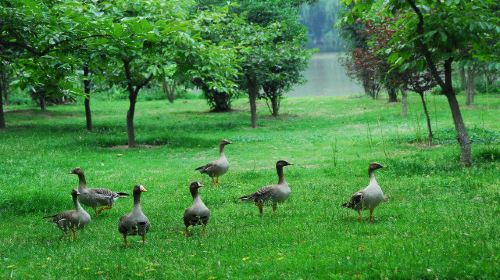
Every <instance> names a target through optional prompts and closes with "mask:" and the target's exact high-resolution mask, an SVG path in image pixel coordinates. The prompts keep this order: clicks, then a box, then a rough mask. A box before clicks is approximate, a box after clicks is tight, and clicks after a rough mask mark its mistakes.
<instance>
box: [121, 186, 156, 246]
mask: <svg viewBox="0 0 500 280" xmlns="http://www.w3.org/2000/svg"><path fill="white" fill-rule="evenodd" d="M133 192H134V209H133V210H132V212H130V213H128V214H126V215H123V216H122V217H121V218H120V222H119V223H118V231H119V232H120V233H121V234H122V235H123V241H124V242H125V246H128V241H127V236H129V235H140V236H141V238H142V243H144V242H145V241H146V233H147V232H148V230H149V227H150V226H151V224H150V223H149V220H148V217H146V215H144V213H143V212H142V209H141V193H142V192H147V190H146V188H144V186H142V185H136V186H135V187H134V191H133Z"/></svg>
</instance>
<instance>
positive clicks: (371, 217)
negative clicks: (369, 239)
mask: <svg viewBox="0 0 500 280" xmlns="http://www.w3.org/2000/svg"><path fill="white" fill-rule="evenodd" d="M370 223H371V224H373V209H370Z"/></svg>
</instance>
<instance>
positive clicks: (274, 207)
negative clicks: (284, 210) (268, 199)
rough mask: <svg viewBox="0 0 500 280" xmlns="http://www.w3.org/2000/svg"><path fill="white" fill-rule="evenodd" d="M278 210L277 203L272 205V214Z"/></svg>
mask: <svg viewBox="0 0 500 280" xmlns="http://www.w3.org/2000/svg"><path fill="white" fill-rule="evenodd" d="M277 208H278V204H277V203H273V213H276V209H277Z"/></svg>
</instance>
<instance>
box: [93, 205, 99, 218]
mask: <svg viewBox="0 0 500 280" xmlns="http://www.w3.org/2000/svg"><path fill="white" fill-rule="evenodd" d="M92 209H94V213H95V216H96V217H97V216H99V213H98V212H97V209H96V207H95V206H92Z"/></svg>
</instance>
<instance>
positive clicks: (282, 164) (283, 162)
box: [276, 160, 293, 167]
mask: <svg viewBox="0 0 500 280" xmlns="http://www.w3.org/2000/svg"><path fill="white" fill-rule="evenodd" d="M288 165H293V163H289V162H288V161H286V160H278V161H277V162H276V167H285V166H288Z"/></svg>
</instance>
